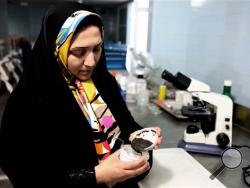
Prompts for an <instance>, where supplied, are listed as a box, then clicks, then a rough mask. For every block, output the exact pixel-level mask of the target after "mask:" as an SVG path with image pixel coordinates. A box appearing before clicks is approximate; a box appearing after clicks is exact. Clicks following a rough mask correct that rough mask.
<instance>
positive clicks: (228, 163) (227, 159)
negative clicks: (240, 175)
mask: <svg viewBox="0 0 250 188" xmlns="http://www.w3.org/2000/svg"><path fill="white" fill-rule="evenodd" d="M221 162H222V165H221V166H220V167H219V168H218V169H217V170H216V171H214V173H213V174H211V176H210V177H209V178H210V179H211V180H213V179H214V178H215V177H216V176H218V175H219V174H220V173H221V172H222V170H224V168H225V167H226V168H229V169H235V168H237V167H239V166H240V164H241V162H242V154H241V152H240V151H239V150H238V149H236V148H228V149H226V150H225V151H224V152H223V153H222V155H221Z"/></svg>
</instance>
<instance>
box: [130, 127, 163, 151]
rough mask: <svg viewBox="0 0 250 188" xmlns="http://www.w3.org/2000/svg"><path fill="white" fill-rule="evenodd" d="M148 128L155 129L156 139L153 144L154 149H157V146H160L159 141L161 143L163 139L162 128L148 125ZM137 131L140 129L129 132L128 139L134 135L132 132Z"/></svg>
mask: <svg viewBox="0 0 250 188" xmlns="http://www.w3.org/2000/svg"><path fill="white" fill-rule="evenodd" d="M148 128H151V129H154V130H156V134H157V135H158V139H157V142H156V144H155V146H154V149H158V148H159V146H160V145H161V143H162V140H163V135H162V130H161V128H160V127H148ZM139 131H140V130H138V131H135V132H133V133H131V134H130V136H129V140H130V141H131V140H132V138H133V137H134V134H137V133H138V132H139Z"/></svg>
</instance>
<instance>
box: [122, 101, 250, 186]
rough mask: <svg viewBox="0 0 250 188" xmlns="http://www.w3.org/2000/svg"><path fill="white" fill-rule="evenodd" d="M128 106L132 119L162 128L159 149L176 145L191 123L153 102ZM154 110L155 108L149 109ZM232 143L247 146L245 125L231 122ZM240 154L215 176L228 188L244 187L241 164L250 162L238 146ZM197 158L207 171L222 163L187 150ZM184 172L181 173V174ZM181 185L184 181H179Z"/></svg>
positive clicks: (248, 135) (249, 152)
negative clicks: (235, 162)
mask: <svg viewBox="0 0 250 188" xmlns="http://www.w3.org/2000/svg"><path fill="white" fill-rule="evenodd" d="M127 105H128V108H129V110H130V111H131V114H132V115H133V117H134V118H135V120H136V121H137V122H138V123H139V124H140V125H141V126H143V127H145V128H146V127H151V126H159V127H161V129H162V131H163V136H164V140H163V142H162V144H161V146H160V149H161V148H176V147H177V145H178V142H179V140H180V139H181V138H183V133H184V130H185V129H186V127H187V125H189V124H193V122H191V121H189V120H187V119H185V120H184V119H177V118H176V117H174V116H172V115H171V114H169V113H167V112H166V111H164V110H162V109H160V108H159V111H158V112H157V111H156V112H155V110H152V108H151V107H156V105H155V104H153V103H149V104H148V106H144V107H141V106H138V105H136V104H131V103H128V104H127ZM153 109H155V108H153ZM232 137H233V138H232V143H233V144H234V145H250V132H249V128H248V129H246V128H244V127H243V128H242V127H241V126H239V125H237V126H236V125H233V136H232ZM239 150H240V152H241V153H242V163H241V165H240V166H239V167H237V168H235V169H229V168H225V169H224V170H223V171H222V172H221V173H220V174H219V175H218V176H217V179H218V180H219V181H220V182H221V183H223V184H224V185H225V186H226V187H228V188H235V187H237V188H239V187H242V188H244V187H248V186H247V185H246V184H245V183H244V181H243V174H242V167H246V166H248V165H250V149H249V148H240V149H239ZM189 154H191V156H192V157H193V158H194V159H195V160H197V161H198V162H199V163H200V164H201V165H202V166H203V167H205V168H206V169H207V170H208V171H209V172H211V174H212V173H213V172H214V171H215V170H216V169H217V168H218V167H219V166H220V165H221V164H222V163H221V157H220V156H218V155H210V154H202V153H189ZM183 175H185V174H183ZM183 187H185V182H183Z"/></svg>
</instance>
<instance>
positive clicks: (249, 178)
mask: <svg viewBox="0 0 250 188" xmlns="http://www.w3.org/2000/svg"><path fill="white" fill-rule="evenodd" d="M242 171H243V180H244V182H245V184H246V185H247V186H248V187H250V165H248V166H246V167H244V168H242Z"/></svg>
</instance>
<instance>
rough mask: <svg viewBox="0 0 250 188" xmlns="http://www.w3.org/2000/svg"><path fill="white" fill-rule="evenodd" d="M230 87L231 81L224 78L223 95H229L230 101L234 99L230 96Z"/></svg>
mask: <svg viewBox="0 0 250 188" xmlns="http://www.w3.org/2000/svg"><path fill="white" fill-rule="evenodd" d="M231 89H232V81H231V80H225V81H224V87H223V95H227V96H229V97H230V98H231V99H232V101H234V97H233V96H232V93H231Z"/></svg>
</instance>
